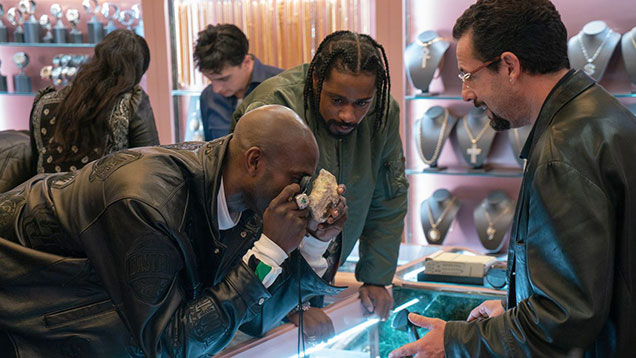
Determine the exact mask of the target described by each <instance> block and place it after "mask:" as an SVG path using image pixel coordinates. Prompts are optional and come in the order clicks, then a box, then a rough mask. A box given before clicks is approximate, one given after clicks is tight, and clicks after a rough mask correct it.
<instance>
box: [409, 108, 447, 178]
mask: <svg viewBox="0 0 636 358" xmlns="http://www.w3.org/2000/svg"><path fill="white" fill-rule="evenodd" d="M455 123H457V118H456V117H455V116H453V115H451V114H450V113H449V112H448V109H446V108H444V107H441V106H433V107H431V108H429V109H428V110H427V111H426V113H424V117H422V118H420V119H418V120H417V121H416V122H415V125H414V127H415V128H414V130H413V134H414V137H415V145H416V146H417V152H418V153H419V154H420V158H422V161H423V162H424V164H426V165H428V166H429V168H428V169H427V170H442V169H445V168H444V167H438V166H437V159H439V156H440V153H441V152H442V148H443V147H444V142H446V138H448V135H449V134H450V132H451V130H452V129H453V127H454V126H455Z"/></svg>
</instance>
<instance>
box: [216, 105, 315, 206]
mask: <svg viewBox="0 0 636 358" xmlns="http://www.w3.org/2000/svg"><path fill="white" fill-rule="evenodd" d="M229 152H230V154H229V160H228V161H227V162H226V170H224V172H223V176H224V181H223V183H224V185H225V190H226V194H228V198H229V199H228V202H229V204H228V205H230V207H233V208H234V210H235V211H241V210H243V208H250V209H252V210H253V211H254V212H256V213H257V214H259V215H261V216H262V215H263V214H264V212H265V210H266V208H267V207H268V205H269V204H270V202H271V201H272V200H273V199H274V198H275V197H276V196H277V195H279V193H281V192H282V190H283V188H285V187H286V186H288V185H290V184H294V183H296V184H298V183H300V181H301V179H302V178H303V177H304V176H306V175H313V174H314V172H315V171H316V166H317V165H318V153H319V152H318V144H317V143H316V139H315V138H314V135H313V133H312V132H311V130H310V129H309V127H308V126H307V124H305V122H304V121H303V120H302V119H300V117H298V115H297V114H296V113H295V112H294V111H292V110H291V109H289V108H287V107H283V106H280V105H268V106H263V107H259V108H257V109H255V110H252V111H250V112H248V113H246V114H245V115H244V116H243V117H241V119H240V120H239V121H238V123H237V125H236V128H235V129H234V136H233V137H232V139H231V140H230V149H229Z"/></svg>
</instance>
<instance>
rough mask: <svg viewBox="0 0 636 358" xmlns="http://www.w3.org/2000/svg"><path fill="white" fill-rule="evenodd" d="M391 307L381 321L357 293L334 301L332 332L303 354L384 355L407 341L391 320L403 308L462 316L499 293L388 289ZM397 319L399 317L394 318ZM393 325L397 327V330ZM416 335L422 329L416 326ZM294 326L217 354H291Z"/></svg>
mask: <svg viewBox="0 0 636 358" xmlns="http://www.w3.org/2000/svg"><path fill="white" fill-rule="evenodd" d="M393 297H394V299H395V308H394V309H393V311H392V313H391V314H390V316H389V319H388V320H386V321H381V320H380V319H379V318H378V317H377V316H374V315H367V314H365V313H364V311H363V308H362V306H361V305H360V301H359V300H358V298H357V296H349V297H348V298H346V299H344V300H342V301H340V302H337V303H334V304H332V305H331V306H329V307H327V308H326V309H325V311H326V312H327V314H328V315H329V317H330V318H331V320H332V321H333V323H334V326H335V329H336V336H335V337H333V338H332V339H330V340H329V341H327V342H321V343H319V344H317V345H307V344H306V345H305V351H304V353H305V356H311V357H312V358H316V357H320V358H323V357H325V358H333V357H339V358H341V357H344V358H348V357H351V358H362V357H365V358H367V357H368V358H375V357H386V356H387V355H388V354H389V352H391V351H392V350H394V349H396V348H398V347H400V346H402V345H404V344H407V343H409V342H411V340H412V337H411V334H410V333H409V332H408V331H406V330H403V329H401V328H399V327H398V326H399V324H397V322H395V321H396V318H397V317H398V315H399V314H400V312H402V311H403V310H408V311H410V312H416V313H419V314H422V315H425V316H428V317H436V318H441V319H443V320H465V319H466V317H468V314H469V313H470V311H471V310H472V309H473V308H474V307H476V306H477V305H479V304H480V303H481V302H483V301H485V300H488V299H501V298H503V297H504V296H503V293H502V292H500V291H499V292H497V291H494V292H489V291H479V290H476V291H474V292H453V291H446V290H439V289H428V288H425V287H415V286H406V285H405V286H395V287H394V288H393ZM398 319H399V318H398ZM396 327H398V328H396ZM417 330H418V333H419V335H420V336H423V335H424V334H426V332H427V331H426V330H425V329H422V328H417ZM297 334H298V329H297V328H296V327H293V326H292V325H291V324H285V325H283V326H280V327H278V328H275V329H274V330H273V331H272V332H270V333H268V334H267V335H266V336H265V337H263V338H261V339H247V340H245V338H243V341H242V342H241V343H239V344H237V345H235V346H232V347H229V348H226V349H225V350H224V351H223V352H221V353H219V355H217V357H223V358H229V357H235V358H247V357H264V358H270V357H271V358H274V357H276V358H280V357H283V358H296V357H303V354H302V353H300V355H298V350H297V339H296V338H297Z"/></svg>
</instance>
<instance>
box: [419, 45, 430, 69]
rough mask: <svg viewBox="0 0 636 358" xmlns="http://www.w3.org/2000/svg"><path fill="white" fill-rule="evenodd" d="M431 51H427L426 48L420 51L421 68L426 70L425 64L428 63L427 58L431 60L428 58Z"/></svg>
mask: <svg viewBox="0 0 636 358" xmlns="http://www.w3.org/2000/svg"><path fill="white" fill-rule="evenodd" d="M430 53H431V50H429V49H428V47H424V48H423V49H422V65H421V66H422V68H426V62H427V61H428V59H429V58H431V56H430Z"/></svg>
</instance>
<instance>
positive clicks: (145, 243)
mask: <svg viewBox="0 0 636 358" xmlns="http://www.w3.org/2000/svg"><path fill="white" fill-rule="evenodd" d="M230 137H231V136H227V137H223V138H220V139H218V140H215V141H213V142H209V143H197V144H193V143H191V144H183V145H180V146H179V147H176V146H172V147H170V146H168V147H146V148H139V149H134V150H126V151H121V152H117V153H115V154H113V155H110V156H107V157H104V158H102V159H100V160H98V161H95V162H92V163H90V164H88V165H87V166H86V167H84V168H83V169H81V170H79V171H78V172H76V173H62V174H49V175H38V176H35V177H34V178H32V179H31V180H29V181H27V182H26V183H25V184H23V185H20V186H19V187H17V188H15V189H14V190H12V191H10V192H8V193H5V194H0V236H1V237H5V238H6V240H5V239H0V272H1V273H2V275H0V331H5V332H8V334H9V336H10V339H11V340H12V342H13V344H14V345H15V346H16V348H17V350H18V354H17V356H18V357H47V358H53V357H108V358H113V357H143V356H145V357H200V356H203V355H207V354H214V353H216V352H218V351H219V350H221V349H222V348H223V347H224V346H225V345H227V343H229V341H230V340H231V338H232V337H233V336H234V333H235V332H236V330H237V329H238V327H239V326H240V325H241V324H242V323H244V322H247V321H249V320H251V319H252V318H254V317H255V315H256V314H257V313H258V311H259V310H258V307H259V305H261V304H263V303H264V302H265V301H266V300H267V299H269V298H270V293H269V291H268V290H267V289H265V287H263V285H262V284H261V282H260V281H259V280H258V279H257V277H256V276H255V275H254V274H253V271H252V270H250V269H249V268H248V267H247V266H246V265H245V264H243V262H242V260H241V258H242V256H243V255H244V253H245V252H246V251H247V250H248V248H250V247H251V246H252V244H253V242H254V241H255V240H256V239H257V238H258V237H259V236H260V233H261V226H262V225H261V219H260V218H259V217H257V216H256V215H254V214H253V213H251V212H248V211H246V212H244V213H243V215H242V216H241V220H240V222H239V224H238V225H237V226H235V227H234V228H232V229H229V230H225V231H219V229H218V225H217V220H216V218H217V212H216V208H217V206H216V197H217V193H218V187H219V185H220V180H219V179H220V175H221V167H222V162H223V158H224V155H225V152H226V149H227V145H228V142H229V138H230ZM298 264H302V265H307V264H306V262H304V260H298ZM304 272H305V273H307V275H308V276H305V277H303V280H305V279H306V280H307V281H308V282H313V281H312V280H320V279H319V278H318V277H317V276H316V275H315V274H313V276H311V274H312V273H313V271H311V270H310V272H307V271H306V270H305V271H304ZM288 284H289V281H285V280H277V282H275V283H274V286H272V287H270V290H272V292H277V291H281V292H282V291H285V288H286V285H288ZM316 287H319V288H318V289H317V290H316V291H315V292H312V291H311V290H312V289H314V288H316ZM328 287H329V286H328V285H327V284H325V283H322V286H316V285H313V286H312V285H306V284H304V283H303V295H307V296H311V295H312V294H315V295H322V294H325V293H328V292H326V289H327V288H328ZM287 289H288V290H295V292H297V290H298V286H295V287H288V288H287ZM295 302H297V296H296V299H295V300H294V301H292V302H284V303H282V304H281V305H280V309H281V311H282V312H288V311H289V309H291V307H293V306H294V305H295V304H296V303H295Z"/></svg>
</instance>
